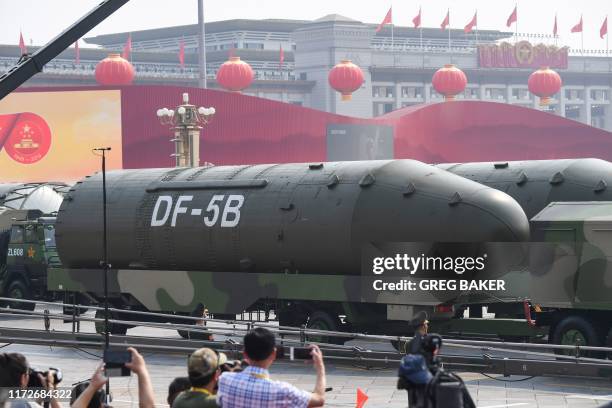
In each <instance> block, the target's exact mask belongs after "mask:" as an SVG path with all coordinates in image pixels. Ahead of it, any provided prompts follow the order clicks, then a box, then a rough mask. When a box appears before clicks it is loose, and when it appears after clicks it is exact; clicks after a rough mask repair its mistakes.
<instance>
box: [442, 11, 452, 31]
mask: <svg viewBox="0 0 612 408" xmlns="http://www.w3.org/2000/svg"><path fill="white" fill-rule="evenodd" d="M449 24H450V10H448V11H447V12H446V17H444V20H442V24H440V28H441V29H443V30H446V27H448V25H449Z"/></svg>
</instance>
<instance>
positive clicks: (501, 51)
mask: <svg viewBox="0 0 612 408" xmlns="http://www.w3.org/2000/svg"><path fill="white" fill-rule="evenodd" d="M567 51H568V47H562V48H559V47H556V46H554V45H550V46H547V45H544V44H537V45H532V44H531V43H530V42H528V41H519V42H518V43H516V44H510V43H506V42H503V43H501V44H499V45H480V46H479V47H478V65H479V66H480V67H481V68H542V67H550V68H561V69H565V68H567Z"/></svg>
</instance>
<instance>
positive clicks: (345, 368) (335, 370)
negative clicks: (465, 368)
mask: <svg viewBox="0 0 612 408" xmlns="http://www.w3.org/2000/svg"><path fill="white" fill-rule="evenodd" d="M37 310H38V309H37ZM2 326H4V327H9V326H10V327H23V328H33V329H41V328H42V322H41V321H40V320H35V319H30V318H15V317H7V316H0V327H2ZM51 328H52V329H53V330H70V325H68V324H63V323H62V322H61V321H55V322H53V323H52V326H51ZM82 330H83V331H87V332H89V331H92V330H93V327H91V325H90V324H84V325H83V326H82ZM128 334H133V335H139V336H152V337H176V338H178V335H177V334H176V332H174V331H171V330H165V329H158V328H140V327H138V328H133V329H130V330H128ZM0 342H1V339H0ZM0 347H1V346H0ZM379 347H380V345H379ZM388 347H390V346H388ZM0 350H1V351H2V352H20V353H23V354H24V355H25V356H26V357H27V358H28V361H29V362H30V365H31V366H32V367H35V368H41V369H44V368H47V367H58V368H60V369H61V370H62V371H63V373H64V380H63V383H62V385H63V386H70V385H72V384H74V383H76V382H79V381H82V380H85V379H87V378H89V377H90V376H91V374H92V373H93V371H94V370H95V368H96V367H97V365H98V364H99V363H100V356H101V351H100V350H97V349H75V348H56V347H48V346H32V345H19V344H10V345H6V346H4V347H3V348H1V349H0ZM144 356H145V359H146V361H147V366H148V368H149V371H150V374H151V378H152V381H153V387H154V390H155V393H156V401H157V402H158V403H159V405H160V406H164V404H165V401H166V396H167V390H168V384H169V383H170V382H171V381H172V379H174V378H175V377H178V376H185V375H186V374H187V373H186V359H187V355H181V354H166V353H144ZM326 367H327V385H328V387H332V388H333V389H332V391H330V392H328V394H327V399H326V405H325V406H328V407H354V406H355V401H356V390H357V388H361V389H362V390H363V391H364V392H365V393H366V394H367V395H368V396H369V400H368V401H367V403H366V405H365V407H366V408H373V407H385V408H395V407H406V406H407V396H406V392H405V391H403V390H397V389H396V386H395V385H396V378H397V377H396V373H397V368H396V367H395V366H392V367H388V368H379V369H367V368H365V367H360V366H358V365H357V364H354V365H353V364H348V363H342V364H339V363H335V362H327V363H326ZM271 374H272V377H273V378H274V379H277V380H282V381H288V382H290V383H292V384H294V385H296V386H297V387H299V388H303V389H306V390H310V389H312V387H313V386H314V382H315V376H314V370H313V369H312V367H310V366H308V365H307V364H305V363H304V362H290V361H283V362H277V363H275V364H274V365H273V367H272V369H271ZM458 374H459V375H460V376H461V377H462V378H463V380H464V381H465V383H466V385H467V387H468V389H469V391H470V394H471V395H472V398H473V399H474V400H475V401H476V402H477V406H478V407H479V408H505V407H522V408H544V407H551V408H552V407H559V408H560V407H576V408H580V407H598V406H601V405H603V404H606V403H608V402H611V401H612V382H610V381H608V380H597V379H573V378H552V377H536V378H525V377H518V376H512V377H507V378H504V377H501V376H493V378H488V377H487V376H485V375H483V374H476V373H458ZM137 384H138V382H137V380H136V379H135V378H134V376H132V377H115V378H112V379H111V389H112V394H113V406H115V407H125V406H130V407H137V406H138V390H137V387H138V385H137ZM64 406H68V404H67V403H64Z"/></svg>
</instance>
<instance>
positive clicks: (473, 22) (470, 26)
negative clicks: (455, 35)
mask: <svg viewBox="0 0 612 408" xmlns="http://www.w3.org/2000/svg"><path fill="white" fill-rule="evenodd" d="M477 15H478V12H475V13H474V17H472V20H471V21H470V22H469V23H467V25H466V26H465V27H464V28H463V31H465V32H466V33H471V32H472V30H473V29H474V27H476V26H477V25H478V22H477V21H476V20H477Z"/></svg>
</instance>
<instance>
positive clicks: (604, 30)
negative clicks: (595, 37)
mask: <svg viewBox="0 0 612 408" xmlns="http://www.w3.org/2000/svg"><path fill="white" fill-rule="evenodd" d="M607 34H608V16H606V19H605V20H604V21H603V23H602V24H601V28H600V29H599V38H601V39H602V40H603V38H604V35H607Z"/></svg>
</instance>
